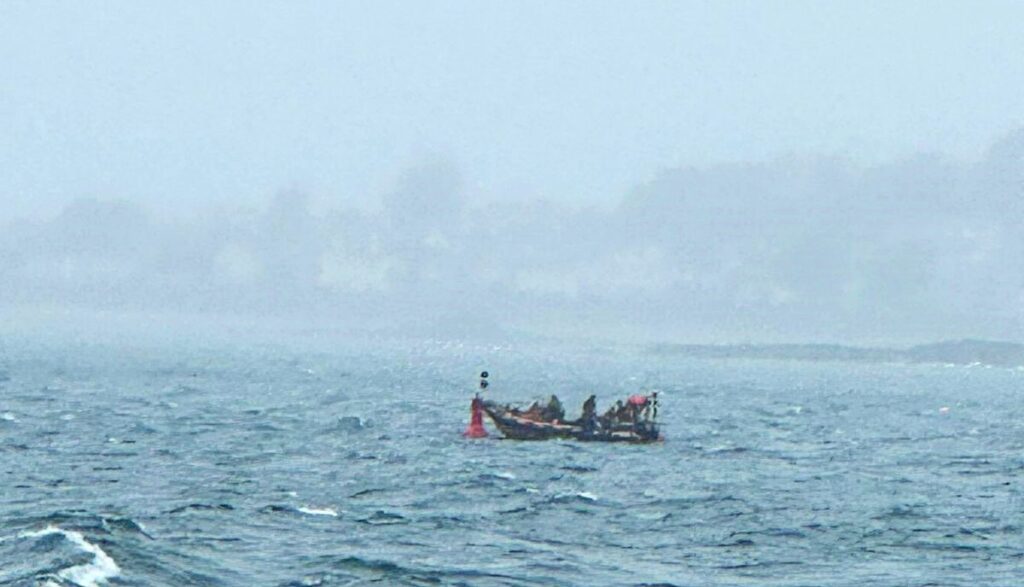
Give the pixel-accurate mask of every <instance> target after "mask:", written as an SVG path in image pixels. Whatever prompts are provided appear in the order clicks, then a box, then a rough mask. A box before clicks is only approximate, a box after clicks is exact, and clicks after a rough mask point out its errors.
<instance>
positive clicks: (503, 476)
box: [494, 471, 516, 481]
mask: <svg viewBox="0 0 1024 587" xmlns="http://www.w3.org/2000/svg"><path fill="white" fill-rule="evenodd" d="M494 476H495V477H497V478H499V479H505V480H507V481H512V480H513V479H515V478H516V476H515V474H513V473H509V472H508V471H499V472H497V473H495V474H494Z"/></svg>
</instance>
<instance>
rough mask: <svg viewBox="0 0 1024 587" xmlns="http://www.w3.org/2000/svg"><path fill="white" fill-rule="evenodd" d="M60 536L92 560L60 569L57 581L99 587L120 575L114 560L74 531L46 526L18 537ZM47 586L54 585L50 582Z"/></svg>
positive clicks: (86, 586) (119, 568)
mask: <svg viewBox="0 0 1024 587" xmlns="http://www.w3.org/2000/svg"><path fill="white" fill-rule="evenodd" d="M52 535H60V536H63V537H64V539H65V540H67V541H68V542H70V543H71V544H73V545H75V546H76V547H78V549H79V550H81V551H82V552H85V553H87V554H91V555H92V560H91V561H89V562H86V563H83V564H80V565H74V566H71V567H67V568H65V569H61V570H60V571H58V572H57V573H56V576H57V578H58V579H61V580H63V581H69V582H71V583H74V584H75V585H81V586H82V587H99V586H100V585H102V584H104V583H106V582H107V581H109V580H110V579H112V578H113V577H116V576H118V575H120V574H121V567H119V566H117V563H116V562H115V561H114V559H112V558H110V555H108V554H107V553H106V552H104V551H103V549H102V548H100V547H99V546H97V545H95V544H93V543H91V542H89V541H88V540H86V539H85V536H83V535H82V534H81V533H79V532H75V531H74V530H63V529H61V528H58V527H56V526H47V527H46V528H44V529H42V530H34V531H29V532H23V533H21V534H20V535H19V536H21V537H23V538H43V537H46V536H52ZM47 584H48V585H51V584H55V583H53V582H52V581H48V582H47Z"/></svg>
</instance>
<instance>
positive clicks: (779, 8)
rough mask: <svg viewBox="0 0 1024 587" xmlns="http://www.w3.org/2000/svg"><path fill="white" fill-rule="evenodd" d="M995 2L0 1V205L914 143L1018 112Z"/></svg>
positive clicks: (165, 198) (1012, 120)
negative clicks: (442, 171)
mask: <svg viewBox="0 0 1024 587" xmlns="http://www.w3.org/2000/svg"><path fill="white" fill-rule="evenodd" d="M1022 96H1024V3H1017V2H957V3H952V2H931V1H930V2H872V3H865V2H859V1H858V2H846V3H837V2H795V1H786V2H640V3H633V2H593V1H590V2H555V3H552V2H504V3H497V2H488V3H485V2H419V1H417V2H397V3H388V2H364V3H341V2H337V3H335V2H317V3H306V2H277V3H269V2H246V3H241V2H196V3H180V2H166V3H160V2H137V1H132V2H95V3H87V2H76V3H71V2H40V1H36V0H33V1H20V0H6V1H4V2H2V3H0V220H2V219H3V216H8V215H12V214H13V215H24V214H36V213H46V214H50V215H52V214H53V213H55V212H56V211H57V210H58V209H59V208H60V206H62V205H63V204H65V203H66V202H68V201H70V200H73V199H76V198H80V197H100V198H108V197H118V198H126V199H132V200H136V201H139V202H141V203H144V204H146V205H148V206H151V207H159V208H163V209H169V210H174V209H180V210H188V209H190V208H192V207H194V206H195V205H196V204H199V203H205V204H210V203H213V204H217V203H221V202H231V203H237V202H240V201H252V202H264V201H266V199H267V198H268V197H269V196H270V195H271V194H272V193H274V192H275V191H277V190H279V189H281V188H283V187H298V188H301V189H305V190H308V191H309V192H311V193H313V194H314V195H315V197H317V198H321V199H328V200H333V201H334V202H337V203H339V204H340V205H348V206H351V205H358V206H364V205H367V204H370V203H373V202H376V201H378V200H379V198H380V196H381V194H382V193H384V192H386V191H387V190H388V189H390V187H391V186H393V185H394V182H395V179H396V177H397V176H398V175H399V173H400V172H401V171H402V170H403V169H405V168H407V167H408V166H409V165H410V164H414V163H415V162H417V161H418V160H420V159H422V158H423V157H425V156H428V155H429V156H435V155H441V156H442V157H445V158H448V159H450V160H451V161H453V162H454V163H455V164H456V165H457V166H458V167H459V168H460V169H461V171H462V173H463V175H464V176H465V178H466V179H467V181H468V182H469V184H470V185H469V190H468V191H469V192H470V196H471V197H474V198H488V199H496V198H497V199H512V198H521V199H533V198H537V197H539V196H543V197H549V198H553V199H561V200H565V201H570V202H593V203H610V202H613V201H615V200H617V199H619V198H620V197H622V196H623V195H624V194H625V193H626V192H628V191H629V190H630V189H631V188H633V187H634V186H636V185H637V184H638V183H640V182H643V181H645V180H648V179H650V178H651V177H653V176H655V174H656V173H657V172H659V171H660V170H662V169H665V168H668V167H676V166H680V165H691V164H692V165H697V166H701V165H706V164H708V163H716V162H724V161H750V160H764V159H772V158H775V157H778V156H789V155H794V154H795V155H806V154H836V155H843V156H848V157H850V158H852V159H853V160H854V161H858V162H861V163H867V164H872V163H874V162H878V161H887V160H893V159H900V158H902V157H906V156H910V155H912V154H914V153H918V152H921V151H929V152H930V151H937V152H941V153H945V154H949V155H952V156H954V157H956V158H962V159H967V160H972V159H976V158H979V157H980V156H981V155H982V151H983V149H984V148H985V147H986V146H987V145H989V144H991V142H992V141H993V140H994V139H995V138H998V137H999V136H1000V135H1001V134H1002V133H1004V132H1006V131H1008V130H1011V129H1013V128H1017V127H1019V126H1021V125H1022V124H1024V98H1022Z"/></svg>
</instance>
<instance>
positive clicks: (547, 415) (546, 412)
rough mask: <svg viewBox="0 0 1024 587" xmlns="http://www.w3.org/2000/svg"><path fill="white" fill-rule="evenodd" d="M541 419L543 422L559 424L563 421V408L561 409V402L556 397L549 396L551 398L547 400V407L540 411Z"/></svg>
mask: <svg viewBox="0 0 1024 587" xmlns="http://www.w3.org/2000/svg"><path fill="white" fill-rule="evenodd" d="M541 418H543V419H544V421H545V422H555V421H558V422H561V421H563V420H565V408H563V407H562V402H561V401H559V399H558V396H557V395H555V394H551V398H550V399H548V405H547V406H545V407H544V409H543V410H542V411H541Z"/></svg>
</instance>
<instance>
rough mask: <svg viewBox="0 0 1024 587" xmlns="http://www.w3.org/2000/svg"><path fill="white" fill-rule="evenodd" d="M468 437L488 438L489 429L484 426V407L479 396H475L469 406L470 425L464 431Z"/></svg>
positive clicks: (464, 434)
mask: <svg viewBox="0 0 1024 587" xmlns="http://www.w3.org/2000/svg"><path fill="white" fill-rule="evenodd" d="M462 435H463V436H465V437H466V438H487V429H486V428H484V408H483V402H482V401H481V400H480V398H479V397H474V398H473V403H471V404H470V406H469V427H467V428H466V431H465V432H463V433H462Z"/></svg>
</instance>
